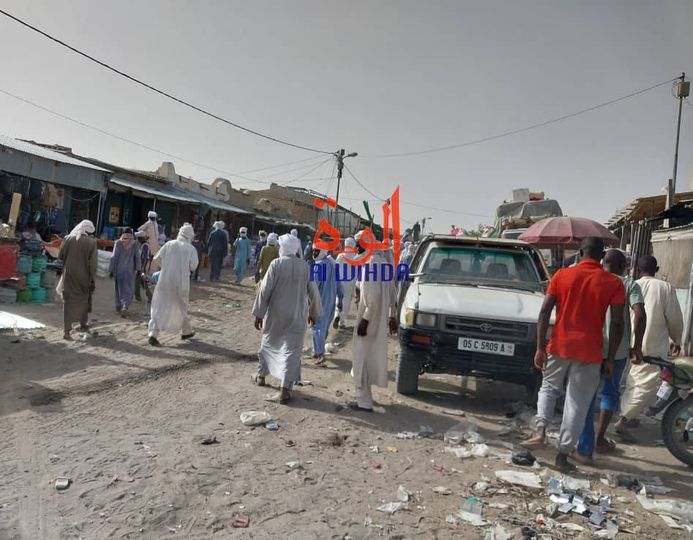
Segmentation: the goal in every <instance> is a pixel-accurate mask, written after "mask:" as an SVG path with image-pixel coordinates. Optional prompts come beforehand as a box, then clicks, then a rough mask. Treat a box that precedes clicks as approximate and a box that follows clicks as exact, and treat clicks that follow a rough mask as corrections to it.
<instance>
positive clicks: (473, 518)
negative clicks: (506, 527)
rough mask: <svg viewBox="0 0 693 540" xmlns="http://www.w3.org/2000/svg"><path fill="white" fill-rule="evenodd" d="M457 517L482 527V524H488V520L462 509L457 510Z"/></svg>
mask: <svg viewBox="0 0 693 540" xmlns="http://www.w3.org/2000/svg"><path fill="white" fill-rule="evenodd" d="M457 517H458V518H460V519H461V520H462V521H466V522H467V523H471V524H472V525H474V526H475V527H483V526H484V525H488V521H485V520H483V519H481V516H480V515H478V514H472V513H470V512H465V511H464V510H460V511H459V512H457Z"/></svg>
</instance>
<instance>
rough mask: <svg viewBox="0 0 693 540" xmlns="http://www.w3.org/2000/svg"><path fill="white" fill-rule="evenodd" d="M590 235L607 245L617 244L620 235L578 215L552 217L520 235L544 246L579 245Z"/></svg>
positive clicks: (529, 241)
mask: <svg viewBox="0 0 693 540" xmlns="http://www.w3.org/2000/svg"><path fill="white" fill-rule="evenodd" d="M588 236H596V237H597V238H601V239H602V240H604V244H605V245H607V246H617V245H618V243H619V240H618V237H617V236H616V235H614V234H613V233H611V231H609V229H607V228H606V227H604V225H602V224H601V223H597V222H596V221H594V220H592V219H587V218H576V217H550V218H546V219H542V220H541V221H539V222H537V223H535V224H534V225H532V226H531V227H530V228H529V229H527V230H526V231H525V232H523V233H522V234H521V235H520V236H519V240H524V241H525V242H528V243H530V244H539V245H542V246H553V245H564V246H571V247H578V246H579V245H580V242H582V240H583V239H584V238H587V237H588Z"/></svg>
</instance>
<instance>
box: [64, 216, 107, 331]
mask: <svg viewBox="0 0 693 540" xmlns="http://www.w3.org/2000/svg"><path fill="white" fill-rule="evenodd" d="M94 232H95V229H94V224H93V223H92V222H91V221H89V220H88V219H85V220H84V221H82V222H80V223H79V224H78V225H77V226H76V227H75V228H74V229H72V231H71V232H70V234H68V235H67V236H66V237H65V239H64V240H63V244H62V246H61V247H60V254H59V255H58V258H59V259H61V260H62V261H63V273H62V276H61V278H60V283H59V284H58V290H59V291H61V292H62V297H63V301H64V303H65V305H64V308H63V317H64V324H65V328H64V330H65V331H64V333H63V339H67V340H71V339H72V337H71V336H70V332H71V331H72V323H74V322H79V329H80V330H81V331H82V332H88V331H89V325H88V319H89V312H90V311H91V295H92V294H93V293H94V290H95V288H96V268H97V263H98V252H97V248H96V239H95V238H94V237H93V235H94Z"/></svg>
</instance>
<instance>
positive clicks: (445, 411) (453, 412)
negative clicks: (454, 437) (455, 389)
mask: <svg viewBox="0 0 693 540" xmlns="http://www.w3.org/2000/svg"><path fill="white" fill-rule="evenodd" d="M441 412H442V413H443V414H448V415H450V416H461V417H464V416H467V414H466V413H465V412H464V411H456V410H453V409H442V410H441Z"/></svg>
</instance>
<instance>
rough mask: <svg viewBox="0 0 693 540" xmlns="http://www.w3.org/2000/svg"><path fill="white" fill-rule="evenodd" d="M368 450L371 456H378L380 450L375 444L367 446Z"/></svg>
mask: <svg viewBox="0 0 693 540" xmlns="http://www.w3.org/2000/svg"><path fill="white" fill-rule="evenodd" d="M368 449H369V450H370V451H371V452H372V453H373V454H379V453H380V448H379V447H378V445H377V444H375V445H373V446H369V447H368Z"/></svg>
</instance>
